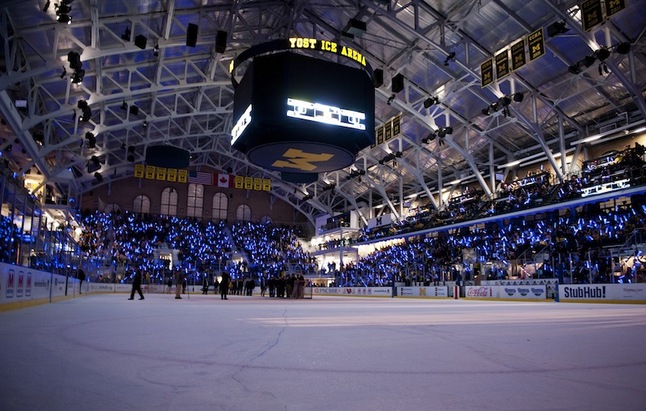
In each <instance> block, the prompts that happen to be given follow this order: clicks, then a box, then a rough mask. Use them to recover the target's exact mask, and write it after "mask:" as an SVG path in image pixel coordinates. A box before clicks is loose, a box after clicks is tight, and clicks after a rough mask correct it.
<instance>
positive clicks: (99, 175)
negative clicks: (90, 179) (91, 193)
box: [94, 171, 103, 183]
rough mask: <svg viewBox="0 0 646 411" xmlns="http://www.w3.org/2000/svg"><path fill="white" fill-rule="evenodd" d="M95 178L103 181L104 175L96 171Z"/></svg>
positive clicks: (100, 181)
mask: <svg viewBox="0 0 646 411" xmlns="http://www.w3.org/2000/svg"><path fill="white" fill-rule="evenodd" d="M94 178H96V181H97V182H99V183H102V182H103V176H102V175H101V173H99V172H98V171H97V172H96V173H94Z"/></svg>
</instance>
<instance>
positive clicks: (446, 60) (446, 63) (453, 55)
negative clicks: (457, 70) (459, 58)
mask: <svg viewBox="0 0 646 411" xmlns="http://www.w3.org/2000/svg"><path fill="white" fill-rule="evenodd" d="M453 59H455V52H454V51H452V52H450V53H449V55H448V56H446V58H445V59H444V65H445V66H448V65H449V62H450V61H451V60H453Z"/></svg>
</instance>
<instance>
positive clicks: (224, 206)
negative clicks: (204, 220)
mask: <svg viewBox="0 0 646 411" xmlns="http://www.w3.org/2000/svg"><path fill="white" fill-rule="evenodd" d="M228 208H229V199H228V198H227V196H226V194H224V193H215V195H213V213H212V214H213V219H214V220H226V219H227V211H228Z"/></svg>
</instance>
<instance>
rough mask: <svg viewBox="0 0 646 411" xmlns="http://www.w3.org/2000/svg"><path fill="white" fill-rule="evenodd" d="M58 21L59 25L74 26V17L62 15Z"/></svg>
mask: <svg viewBox="0 0 646 411" xmlns="http://www.w3.org/2000/svg"><path fill="white" fill-rule="evenodd" d="M56 21H57V22H59V23H67V24H72V17H71V16H69V15H67V14H61V15H60V16H58V17H57V18H56Z"/></svg>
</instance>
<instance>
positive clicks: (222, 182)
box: [218, 174, 232, 187]
mask: <svg viewBox="0 0 646 411" xmlns="http://www.w3.org/2000/svg"><path fill="white" fill-rule="evenodd" d="M231 180H232V179H231V178H230V176H229V175H228V174H218V187H231Z"/></svg>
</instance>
